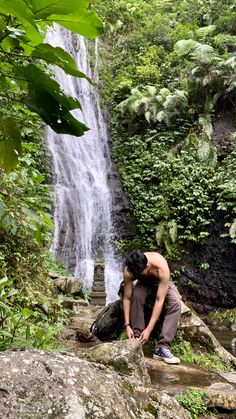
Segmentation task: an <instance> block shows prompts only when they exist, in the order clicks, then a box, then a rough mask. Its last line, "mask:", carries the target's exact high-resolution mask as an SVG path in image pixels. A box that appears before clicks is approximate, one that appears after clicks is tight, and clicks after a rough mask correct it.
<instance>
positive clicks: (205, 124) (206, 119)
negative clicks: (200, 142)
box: [198, 114, 213, 140]
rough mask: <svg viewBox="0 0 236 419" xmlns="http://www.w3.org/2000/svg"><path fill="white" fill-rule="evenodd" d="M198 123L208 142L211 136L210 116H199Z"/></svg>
mask: <svg viewBox="0 0 236 419" xmlns="http://www.w3.org/2000/svg"><path fill="white" fill-rule="evenodd" d="M198 122H199V125H200V127H201V128H202V132H203V133H204V134H206V136H207V138H208V139H209V140H210V139H211V136H212V134H213V128H212V123H211V115H209V114H207V115H204V116H200V117H199V118H198Z"/></svg>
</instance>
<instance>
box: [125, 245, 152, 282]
mask: <svg viewBox="0 0 236 419" xmlns="http://www.w3.org/2000/svg"><path fill="white" fill-rule="evenodd" d="M147 261H148V260H147V257H146V256H145V254H144V253H143V252H141V251H140V250H133V252H131V253H130V254H129V255H128V257H127V259H126V266H127V268H128V270H129V271H130V272H131V273H132V274H133V275H134V276H137V275H140V274H141V272H143V270H144V269H145V268H146V266H147Z"/></svg>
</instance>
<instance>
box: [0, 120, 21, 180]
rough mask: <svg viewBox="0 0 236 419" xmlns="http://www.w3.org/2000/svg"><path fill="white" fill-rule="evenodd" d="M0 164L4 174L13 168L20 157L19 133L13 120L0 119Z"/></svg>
mask: <svg viewBox="0 0 236 419" xmlns="http://www.w3.org/2000/svg"><path fill="white" fill-rule="evenodd" d="M0 138H1V141H0V163H1V165H2V167H3V168H4V169H5V170H6V172H9V171H11V170H12V169H14V168H15V166H16V165H17V163H18V157H19V156H20V155H21V153H22V150H21V133H20V130H19V128H18V126H17V124H16V121H15V119H14V118H11V117H0Z"/></svg>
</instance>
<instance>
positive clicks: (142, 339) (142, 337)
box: [139, 328, 151, 343]
mask: <svg viewBox="0 0 236 419" xmlns="http://www.w3.org/2000/svg"><path fill="white" fill-rule="evenodd" d="M150 333H151V332H150V331H149V330H148V329H147V328H146V329H144V330H143V331H142V333H141V335H140V337H139V342H140V343H145V342H147V341H148V339H149V336H150Z"/></svg>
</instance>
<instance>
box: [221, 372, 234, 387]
mask: <svg viewBox="0 0 236 419" xmlns="http://www.w3.org/2000/svg"><path fill="white" fill-rule="evenodd" d="M219 375H220V376H221V377H223V378H224V379H225V380H226V381H228V383H233V384H236V372H219Z"/></svg>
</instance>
